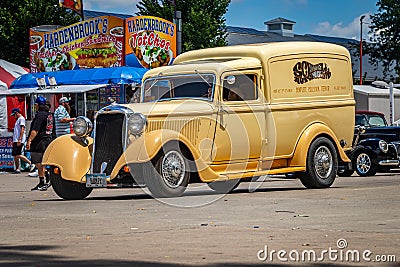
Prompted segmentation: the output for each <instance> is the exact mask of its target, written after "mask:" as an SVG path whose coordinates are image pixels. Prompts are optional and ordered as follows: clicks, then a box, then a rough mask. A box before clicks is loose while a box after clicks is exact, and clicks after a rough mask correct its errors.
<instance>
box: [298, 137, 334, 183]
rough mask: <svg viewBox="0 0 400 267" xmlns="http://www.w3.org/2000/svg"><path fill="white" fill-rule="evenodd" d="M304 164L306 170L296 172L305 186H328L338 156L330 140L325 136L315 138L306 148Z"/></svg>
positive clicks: (332, 178) (332, 179)
mask: <svg viewBox="0 0 400 267" xmlns="http://www.w3.org/2000/svg"><path fill="white" fill-rule="evenodd" d="M306 164H307V166H306V167H307V169H306V172H304V173H303V172H299V173H298V174H299V177H300V181H301V183H302V184H303V185H304V186H305V187H307V188H326V187H330V186H331V185H332V184H333V182H334V181H335V178H336V174H337V169H338V157H337V153H336V149H335V147H334V146H333V144H332V142H331V141H330V140H329V139H328V138H325V137H319V138H317V139H315V140H314V141H313V142H312V143H311V145H310V148H309V149H308V153H307V161H306Z"/></svg>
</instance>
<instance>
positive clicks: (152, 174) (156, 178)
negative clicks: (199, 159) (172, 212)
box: [143, 143, 190, 197]
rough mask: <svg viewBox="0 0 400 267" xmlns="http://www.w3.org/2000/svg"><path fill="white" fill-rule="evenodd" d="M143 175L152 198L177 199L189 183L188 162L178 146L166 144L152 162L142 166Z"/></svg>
mask: <svg viewBox="0 0 400 267" xmlns="http://www.w3.org/2000/svg"><path fill="white" fill-rule="evenodd" d="M143 175H144V180H145V183H146V186H147V187H148V189H149V190H150V192H151V193H152V194H153V196H154V197H179V196H181V195H182V194H183V192H185V190H186V187H187V185H188V183H189V178H190V170H189V164H188V160H187V159H186V157H185V155H184V154H183V153H182V151H181V149H180V148H179V145H178V144H176V143H172V144H168V145H167V146H166V147H164V151H163V152H160V154H159V155H158V156H157V157H156V158H155V159H154V160H153V161H152V162H148V163H146V164H145V165H144V166H143Z"/></svg>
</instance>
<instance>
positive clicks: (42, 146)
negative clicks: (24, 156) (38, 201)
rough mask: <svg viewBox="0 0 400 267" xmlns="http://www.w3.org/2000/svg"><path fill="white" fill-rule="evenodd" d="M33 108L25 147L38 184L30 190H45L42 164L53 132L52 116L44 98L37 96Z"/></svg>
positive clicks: (46, 182) (47, 178)
mask: <svg viewBox="0 0 400 267" xmlns="http://www.w3.org/2000/svg"><path fill="white" fill-rule="evenodd" d="M35 109H36V110H37V113H36V114H35V118H34V119H33V120H32V124H31V128H30V130H29V135H28V141H27V143H26V149H27V150H29V151H30V152H31V162H32V163H34V164H35V165H36V168H37V169H38V174H39V184H38V185H36V186H35V187H34V188H32V189H31V190H40V191H45V190H47V188H49V187H50V180H49V177H46V181H45V172H46V170H45V167H44V166H43V165H42V159H43V154H44V152H45V151H46V148H47V147H48V146H49V144H50V143H51V141H52V140H53V136H54V134H55V132H54V131H55V129H54V117H53V114H52V113H50V107H49V105H48V104H47V101H46V98H44V97H43V96H38V97H37V98H36V100H35Z"/></svg>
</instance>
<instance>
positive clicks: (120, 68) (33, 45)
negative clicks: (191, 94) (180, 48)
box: [0, 15, 176, 168]
mask: <svg viewBox="0 0 400 267" xmlns="http://www.w3.org/2000/svg"><path fill="white" fill-rule="evenodd" d="M29 40H30V46H29V52H30V58H29V60H30V73H27V74H24V75H21V76H20V77H18V78H17V79H16V80H15V81H14V82H13V83H12V84H11V86H10V89H8V90H3V91H0V97H1V96H12V97H13V98H15V99H18V101H17V102H18V105H19V106H18V105H17V104H15V105H17V106H14V104H12V105H9V107H7V109H12V108H13V107H20V108H21V107H23V108H21V110H23V112H24V114H23V115H24V116H25V118H26V119H27V128H28V129H29V126H30V122H31V120H32V118H33V116H34V110H33V108H34V102H35V99H36V98H37V96H39V95H42V96H45V97H46V99H47V100H48V101H49V102H50V104H51V111H53V112H54V110H55V109H56V108H57V106H58V100H59V99H60V98H61V97H63V96H66V97H68V98H69V99H70V105H71V114H70V115H71V117H76V116H79V115H84V116H87V117H88V118H90V119H93V118H94V114H95V113H96V112H97V111H98V110H99V109H101V108H103V107H105V106H107V105H109V104H110V103H113V102H117V103H129V102H130V101H132V99H134V98H135V96H136V95H135V93H136V91H135V90H137V88H138V86H139V85H140V84H141V79H142V77H143V75H144V73H145V72H146V71H147V70H149V69H151V68H156V67H160V66H166V65H169V64H172V62H173V60H174V58H175V57H176V26H175V24H174V23H172V22H169V21H167V20H164V19H162V18H157V17H152V16H134V17H130V18H120V17H116V16H108V15H105V16H99V17H92V18H89V19H87V20H83V21H80V22H78V23H75V24H72V25H69V26H65V27H61V26H58V25H41V26H37V27H33V28H31V29H30V31H29ZM9 130H10V129H9ZM4 148H5V145H4V144H2V143H1V142H0V151H1V150H2V149H4ZM0 168H2V166H0Z"/></svg>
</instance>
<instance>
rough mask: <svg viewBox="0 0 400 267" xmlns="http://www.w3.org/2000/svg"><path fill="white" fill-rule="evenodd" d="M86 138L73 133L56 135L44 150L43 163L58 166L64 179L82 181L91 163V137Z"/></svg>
mask: <svg viewBox="0 0 400 267" xmlns="http://www.w3.org/2000/svg"><path fill="white" fill-rule="evenodd" d="M86 140H87V144H85V143H84V142H82V140H81V138H79V137H77V136H76V135H73V134H68V135H62V136H60V137H58V138H57V139H55V140H54V141H52V142H51V143H50V145H49V146H48V147H47V149H46V151H45V152H44V155H43V161H42V163H43V165H48V166H55V167H58V168H59V169H60V171H61V177H62V178H63V179H65V180H69V181H75V182H82V180H83V179H84V176H85V174H86V173H88V172H89V170H90V165H91V163H92V151H93V139H92V138H90V137H87V138H86Z"/></svg>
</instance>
